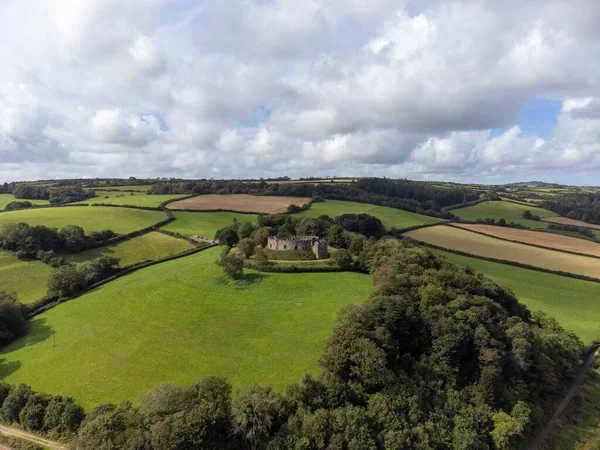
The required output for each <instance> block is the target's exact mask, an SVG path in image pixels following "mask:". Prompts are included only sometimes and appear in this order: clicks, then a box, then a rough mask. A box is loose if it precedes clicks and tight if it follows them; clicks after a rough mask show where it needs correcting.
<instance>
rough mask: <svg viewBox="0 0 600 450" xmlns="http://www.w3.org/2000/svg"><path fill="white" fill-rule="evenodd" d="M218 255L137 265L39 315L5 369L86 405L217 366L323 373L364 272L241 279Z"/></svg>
mask: <svg viewBox="0 0 600 450" xmlns="http://www.w3.org/2000/svg"><path fill="white" fill-rule="evenodd" d="M220 251H221V249H219V248H213V249H209V250H206V251H204V252H200V253H198V254H195V255H192V256H189V257H185V258H181V259H177V260H174V261H170V262H166V263H163V264H159V265H156V266H152V267H149V268H146V269H142V270H139V271H137V272H135V273H132V274H130V275H127V276H125V277H122V278H119V279H117V280H115V281H113V282H111V283H109V284H107V285H105V286H103V287H101V288H99V289H97V290H95V291H92V292H90V293H88V294H85V295H84V296H82V297H79V298H77V299H75V300H72V301H70V302H67V303H64V304H61V305H59V306H57V307H55V308H53V309H51V310H50V311H48V312H46V313H44V314H42V315H40V316H37V317H36V318H34V319H33V320H32V321H31V322H30V330H29V333H28V334H27V335H26V336H25V337H24V338H22V339H19V340H17V341H15V342H13V343H12V344H10V345H8V346H5V347H3V348H2V351H1V354H0V358H2V359H3V361H2V364H0V377H1V378H3V381H4V382H8V383H13V384H14V383H20V382H23V383H27V384H30V385H31V386H32V387H33V389H35V390H38V391H43V392H49V393H54V394H59V393H60V394H62V395H70V396H73V397H75V399H77V400H78V401H79V402H81V403H82V404H83V405H84V406H85V407H86V408H88V409H89V408H91V407H93V406H95V405H98V404H100V403H104V402H117V403H118V402H120V401H122V400H127V399H129V400H135V399H136V397H137V395H138V394H139V393H140V392H142V391H146V390H148V389H151V388H152V387H154V386H155V385H156V384H158V383H161V382H172V383H177V384H189V383H193V382H196V381H198V380H199V379H201V378H202V377H204V376H207V375H211V374H222V375H226V376H227V377H228V378H229V380H230V381H231V382H232V384H233V385H234V388H241V387H245V386H247V385H248V384H250V383H252V382H254V381H256V382H260V383H264V384H267V385H270V386H273V387H274V388H275V389H278V390H280V389H282V388H283V387H284V386H285V385H286V384H288V383H290V382H295V381H298V380H299V379H300V377H301V376H302V375H303V374H305V373H313V374H316V373H317V372H318V366H317V361H318V358H319V356H320V355H321V352H322V351H323V344H324V342H325V340H326V339H327V338H328V337H329V335H330V333H331V329H332V325H333V322H334V318H335V315H336V312H337V311H339V309H340V308H342V307H343V306H345V305H348V304H353V303H361V302H363V301H364V300H365V299H366V298H367V296H368V295H369V293H370V291H371V289H372V284H371V277H370V276H368V275H365V274H358V273H312V274H275V273H271V274H259V273H256V272H252V271H246V275H245V278H244V280H243V281H242V282H239V283H235V284H234V283H232V282H228V281H225V278H224V277H223V275H222V271H221V269H220V268H219V267H218V266H217V265H216V264H215V260H216V259H217V258H218V255H219V252H220ZM53 334H54V336H55V338H56V346H54V343H53V338H52V335H53Z"/></svg>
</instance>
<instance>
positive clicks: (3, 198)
mask: <svg viewBox="0 0 600 450" xmlns="http://www.w3.org/2000/svg"><path fill="white" fill-rule="evenodd" d="M25 201H27V202H29V203H31V204H33V205H48V204H50V202H49V201H48V200H25V199H20V198H15V196H14V195H12V194H0V210H3V209H4V208H6V205H8V204H9V203H11V202H25Z"/></svg>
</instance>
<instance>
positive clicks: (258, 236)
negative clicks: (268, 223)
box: [252, 227, 271, 248]
mask: <svg viewBox="0 0 600 450" xmlns="http://www.w3.org/2000/svg"><path fill="white" fill-rule="evenodd" d="M270 235H271V228H270V227H261V228H259V229H257V230H256V231H255V232H254V233H252V239H254V242H256V245H260V246H261V247H263V248H264V247H266V246H267V242H268V240H269V236H270Z"/></svg>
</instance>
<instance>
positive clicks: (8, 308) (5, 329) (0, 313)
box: [0, 291, 25, 346]
mask: <svg viewBox="0 0 600 450" xmlns="http://www.w3.org/2000/svg"><path fill="white" fill-rule="evenodd" d="M23 334H25V318H24V317H23V312H22V308H21V305H20V304H19V303H18V302H17V298H16V296H14V295H13V294H9V293H8V292H4V291H0V346H2V345H5V344H8V343H9V342H12V341H13V340H14V339H15V338H18V337H19V336H22V335H23Z"/></svg>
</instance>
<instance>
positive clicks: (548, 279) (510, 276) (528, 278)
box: [431, 249, 600, 344]
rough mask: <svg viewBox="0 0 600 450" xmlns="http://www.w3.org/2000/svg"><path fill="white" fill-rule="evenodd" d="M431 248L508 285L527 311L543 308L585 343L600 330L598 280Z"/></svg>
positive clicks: (501, 283) (590, 340) (454, 261)
mask: <svg viewBox="0 0 600 450" xmlns="http://www.w3.org/2000/svg"><path fill="white" fill-rule="evenodd" d="M431 251H432V252H433V253H435V254H436V255H441V256H444V257H446V258H447V259H448V260H449V261H451V262H453V263H456V264H460V265H463V266H470V267H472V268H473V269H475V270H476V271H477V272H481V273H483V274H484V275H485V276H487V277H488V278H490V279H491V280H493V281H495V282H496V283H498V284H499V285H500V286H503V287H507V288H510V289H511V290H512V291H513V292H514V293H515V295H516V296H517V298H518V299H519V301H520V302H521V303H523V304H524V305H526V306H527V307H528V308H529V309H530V310H531V311H544V312H545V313H547V314H548V315H549V316H551V317H554V318H555V319H556V320H557V321H558V323H560V325H562V326H563V327H564V328H566V329H569V330H572V331H574V332H575V333H576V334H577V335H578V336H579V337H580V338H581V340H583V342H584V343H585V344H590V343H591V342H592V340H594V339H595V338H596V337H597V336H598V333H599V332H600V308H599V307H598V306H599V305H600V283H595V282H593V281H584V280H577V279H575V278H570V277H563V276H560V275H554V274H551V273H544V272H540V271H537V270H531V269H524V268H521V267H515V266H510V265H507V264H500V263H496V262H492V261H484V260H482V259H478V258H471V257H468V256H462V255H456V254H454V253H450V252H445V251H442V250H437V249H432V250H431Z"/></svg>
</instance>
